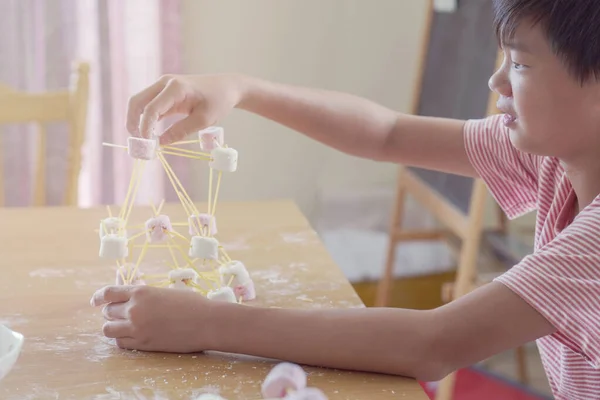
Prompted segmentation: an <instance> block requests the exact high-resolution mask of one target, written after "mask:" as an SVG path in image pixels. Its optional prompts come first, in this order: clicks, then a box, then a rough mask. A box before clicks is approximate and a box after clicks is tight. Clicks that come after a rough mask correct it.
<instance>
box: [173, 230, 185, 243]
mask: <svg viewBox="0 0 600 400" xmlns="http://www.w3.org/2000/svg"><path fill="white" fill-rule="evenodd" d="M169 233H172V234H173V235H175V236H177V237H178V238H181V239H183V240H185V241H186V242H187V241H188V238H186V237H185V236H183V235H182V234H181V233H179V232H176V231H169Z"/></svg>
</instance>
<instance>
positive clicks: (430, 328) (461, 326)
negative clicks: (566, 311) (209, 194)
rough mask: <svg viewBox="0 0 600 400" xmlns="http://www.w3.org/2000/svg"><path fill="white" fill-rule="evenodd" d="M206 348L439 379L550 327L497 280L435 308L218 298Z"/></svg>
mask: <svg viewBox="0 0 600 400" xmlns="http://www.w3.org/2000/svg"><path fill="white" fill-rule="evenodd" d="M211 313H212V314H213V315H214V319H212V320H213V323H212V324H210V331H211V335H212V342H213V345H212V346H211V349H214V350H217V351H224V352H234V353H241V354H252V355H256V356H260V357H267V358H275V359H284V360H289V361H292V362H297V363H303V364H309V365H318V366H324V367H331V368H338V369H350V370H362V371H371V372H379V373H388V374H396V375H403V376H410V377H414V378H416V379H420V380H424V381H433V380H438V379H441V378H443V377H444V376H445V375H447V374H448V373H450V372H452V371H454V370H456V369H459V368H461V367H465V366H469V365H472V364H474V363H476V362H479V361H481V360H484V359H486V358H488V357H490V356H492V355H494V354H497V353H500V352H502V351H505V350H509V349H512V348H515V347H517V346H519V345H522V344H525V343H527V342H530V341H533V340H535V339H537V338H540V337H542V336H546V335H549V334H551V333H553V332H554V328H553V326H552V325H551V324H550V323H549V322H548V321H547V320H546V319H545V318H544V317H542V316H541V315H540V314H539V313H538V312H537V311H535V310H534V309H533V308H532V307H531V306H529V305H528V304H527V303H526V302H525V301H523V300H521V298H520V297H518V296H517V295H516V294H514V293H513V292H512V291H511V290H509V289H508V288H506V287H505V286H504V285H502V284H500V283H495V282H494V283H490V284H488V285H486V286H484V287H482V288H480V289H478V290H476V291H474V292H472V293H470V294H468V295H467V296H464V297H462V298H460V299H458V300H456V301H454V302H452V303H449V304H447V305H445V306H443V307H440V308H438V309H435V310H428V311H418V310H405V309H390V308H387V309H385V308H380V309H378V308H365V309H347V310H339V309H333V310H286V309H264V308H254V307H241V306H237V305H232V304H226V303H216V304H215V305H214V308H213V310H212V312H211Z"/></svg>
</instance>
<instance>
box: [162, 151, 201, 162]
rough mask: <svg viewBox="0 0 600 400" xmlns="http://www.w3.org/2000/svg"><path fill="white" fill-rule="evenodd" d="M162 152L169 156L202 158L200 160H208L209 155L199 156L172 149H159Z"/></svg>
mask: <svg viewBox="0 0 600 400" xmlns="http://www.w3.org/2000/svg"><path fill="white" fill-rule="evenodd" d="M161 153H162V154H168V155H171V156H177V157H185V158H191V159H194V160H202V161H210V157H201V156H193V155H190V154H185V153H175V152H173V151H164V150H163V151H161Z"/></svg>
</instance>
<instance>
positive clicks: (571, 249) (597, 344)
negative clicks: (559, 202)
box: [495, 205, 600, 368]
mask: <svg viewBox="0 0 600 400" xmlns="http://www.w3.org/2000/svg"><path fill="white" fill-rule="evenodd" d="M599 224H600V207H599V206H598V205H595V206H592V209H591V210H586V211H584V213H582V214H580V215H579V216H578V217H577V218H576V219H575V221H574V222H573V223H572V224H571V225H570V226H569V227H568V228H567V229H565V230H563V231H562V232H561V233H560V234H559V235H558V236H557V237H556V238H554V240H552V241H551V242H550V243H548V244H547V245H546V246H544V247H542V248H541V249H540V250H538V251H537V252H536V253H534V254H532V255H530V256H527V257H525V258H524V259H523V260H522V261H521V262H520V263H519V264H517V265H516V266H514V267H512V268H511V269H510V270H508V271H507V272H505V273H504V274H503V275H501V276H500V277H498V278H496V279H495V280H496V281H498V282H500V283H502V284H504V285H506V286H507V287H508V288H509V289H511V290H512V291H513V292H515V293H516V294H517V295H519V296H520V297H521V298H522V299H523V300H525V301H526V302H527V303H528V304H530V305H531V306H532V307H534V308H535V309H536V310H537V311H538V312H539V313H541V314H542V315H543V316H544V317H545V318H546V319H547V320H548V321H549V322H550V323H551V324H552V325H553V326H554V327H555V328H556V332H555V333H554V334H553V335H552V336H553V337H554V338H555V339H557V340H558V341H559V342H561V343H562V344H563V345H565V346H566V347H568V348H570V349H571V350H572V351H574V352H575V353H578V354H580V355H581V356H582V357H583V358H584V359H586V360H587V361H588V362H589V363H590V364H591V365H592V366H593V367H595V368H600V249H599V248H598V243H599V242H600V232H598V230H597V226H598V225H599Z"/></svg>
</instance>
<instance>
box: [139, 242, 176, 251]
mask: <svg viewBox="0 0 600 400" xmlns="http://www.w3.org/2000/svg"><path fill="white" fill-rule="evenodd" d="M146 243H147V242H146ZM133 247H138V248H139V247H146V245H145V244H136V245H135V246H133ZM147 247H148V248H149V249H166V248H167V247H169V246H168V245H166V244H149V245H147Z"/></svg>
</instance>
